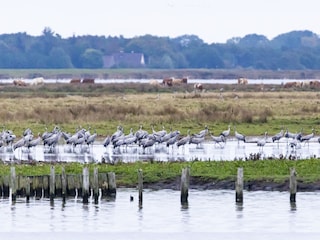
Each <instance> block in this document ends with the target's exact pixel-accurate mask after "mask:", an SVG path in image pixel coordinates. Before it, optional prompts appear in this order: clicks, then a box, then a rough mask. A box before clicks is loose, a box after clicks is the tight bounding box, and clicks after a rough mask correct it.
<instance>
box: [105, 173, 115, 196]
mask: <svg viewBox="0 0 320 240" xmlns="http://www.w3.org/2000/svg"><path fill="white" fill-rule="evenodd" d="M107 176H108V191H107V195H108V196H109V197H115V196H116V192H117V186H116V174H115V173H114V172H108V174H107Z"/></svg>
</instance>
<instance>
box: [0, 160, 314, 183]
mask: <svg viewBox="0 0 320 240" xmlns="http://www.w3.org/2000/svg"><path fill="white" fill-rule="evenodd" d="M50 166H51V164H49V163H37V164H35V165H30V164H27V165H24V164H17V165H15V167H16V174H17V175H23V176H41V175H49V174H50ZM62 166H63V167H64V168H65V171H66V174H81V173H82V169H83V167H84V166H88V167H89V169H90V172H91V173H93V169H94V168H95V167H97V168H98V171H99V172H115V174H116V180H117V185H118V186H127V187H135V186H136V184H137V171H138V169H142V170H143V176H144V183H145V184H152V183H157V182H159V181H162V182H170V181H174V180H176V179H177V178H179V177H180V176H181V169H182V168H184V167H187V166H189V167H190V170H191V176H192V177H195V178H197V179H201V182H202V183H210V182H213V181H222V180H235V178H236V174H237V168H239V167H243V169H244V181H265V182H277V183H283V182H285V181H287V180H288V178H289V171H290V168H295V169H296V172H297V174H298V176H297V179H298V181H301V182H304V183H314V182H317V181H319V180H320V175H319V172H320V164H319V160H317V159H310V160H299V161H290V160H281V161H279V160H261V161H206V162H201V161H193V162H183V163H180V162H153V163H152V162H148V163H146V162H135V163H127V164H124V163H122V164H117V165H106V164H89V165H83V164H80V163H68V164H63V163H56V164H55V171H56V174H60V173H61V168H62ZM9 174H10V165H7V164H2V165H1V168H0V176H5V175H9Z"/></svg>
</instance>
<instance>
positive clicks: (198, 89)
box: [193, 83, 204, 92]
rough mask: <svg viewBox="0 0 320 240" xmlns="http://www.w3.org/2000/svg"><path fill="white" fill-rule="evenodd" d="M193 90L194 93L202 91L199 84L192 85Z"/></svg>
mask: <svg viewBox="0 0 320 240" xmlns="http://www.w3.org/2000/svg"><path fill="white" fill-rule="evenodd" d="M193 88H194V90H195V91H200V92H201V91H203V89H204V88H203V85H202V84H201V83H195V84H194V85H193Z"/></svg>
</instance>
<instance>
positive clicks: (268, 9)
mask: <svg viewBox="0 0 320 240" xmlns="http://www.w3.org/2000/svg"><path fill="white" fill-rule="evenodd" d="M319 5H320V2H319V1H318V0H7V1H2V2H1V14H0V22H1V24H0V34H3V33H17V32H26V33H28V34H30V35H33V36H39V35H41V33H42V31H43V29H44V28H45V27H50V28H51V30H52V31H53V32H55V33H57V34H60V35H61V36H62V37H63V38H66V37H70V36H72V35H76V36H80V35H99V36H101V35H103V36H106V37H107V36H120V35H122V36H124V37H127V38H132V37H134V36H142V35H145V34H151V35H155V36H169V37H177V36H181V35H184V34H194V35H197V36H198V37H200V38H201V39H202V40H204V41H205V42H207V43H225V42H226V40H228V39H230V38H232V37H244V36H245V35H247V34H251V33H257V34H261V35H265V36H266V37H267V38H268V39H270V40H271V39H272V38H274V37H275V36H277V35H279V34H282V33H286V32H290V31H293V30H310V31H313V32H314V33H316V34H320V14H319V11H320V10H319V9H320V8H319Z"/></svg>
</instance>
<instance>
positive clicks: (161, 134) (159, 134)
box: [152, 125, 167, 138]
mask: <svg viewBox="0 0 320 240" xmlns="http://www.w3.org/2000/svg"><path fill="white" fill-rule="evenodd" d="M152 133H153V135H155V136H159V137H160V138H161V137H163V136H164V135H166V134H167V131H166V130H165V128H164V126H162V130H160V131H155V130H154V126H153V125H152Z"/></svg>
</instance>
